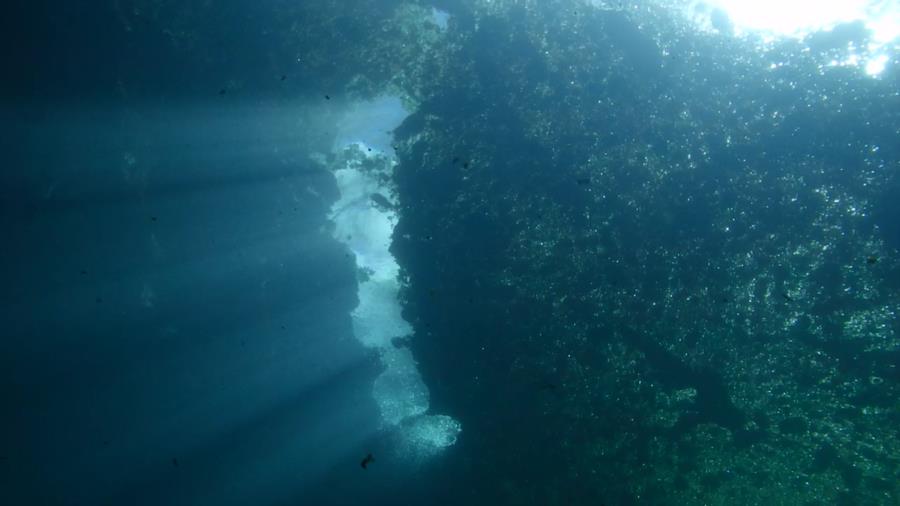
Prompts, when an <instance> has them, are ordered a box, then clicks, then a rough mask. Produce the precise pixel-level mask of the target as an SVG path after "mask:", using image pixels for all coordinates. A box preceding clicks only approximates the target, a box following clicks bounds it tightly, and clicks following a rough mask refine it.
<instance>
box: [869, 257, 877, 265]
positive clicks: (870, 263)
mask: <svg viewBox="0 0 900 506" xmlns="http://www.w3.org/2000/svg"><path fill="white" fill-rule="evenodd" d="M866 263H867V264H869V265H875V264H876V263H878V257H876V256H871V257H869V258H867V259H866Z"/></svg>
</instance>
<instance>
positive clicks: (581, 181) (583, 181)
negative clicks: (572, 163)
mask: <svg viewBox="0 0 900 506" xmlns="http://www.w3.org/2000/svg"><path fill="white" fill-rule="evenodd" d="M575 182H576V183H578V184H580V185H581V186H587V185H589V184H591V180H590V178H587V177H580V178H578V179H576V180H575Z"/></svg>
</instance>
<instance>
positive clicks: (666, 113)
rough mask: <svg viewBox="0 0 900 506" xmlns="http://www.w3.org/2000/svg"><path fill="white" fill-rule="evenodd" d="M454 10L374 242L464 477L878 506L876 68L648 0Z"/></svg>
mask: <svg viewBox="0 0 900 506" xmlns="http://www.w3.org/2000/svg"><path fill="white" fill-rule="evenodd" d="M557 7H558V6H557ZM469 8H470V9H471V10H470V11H468V17H467V16H458V17H457V18H456V19H453V18H451V22H450V37H451V38H453V41H454V44H453V45H452V47H451V49H449V50H448V51H447V53H446V54H447V56H446V61H445V65H444V66H443V67H442V72H441V75H440V81H439V83H438V82H437V81H435V84H434V85H433V86H428V85H425V86H422V88H423V89H428V90H432V91H431V93H429V94H428V95H427V96H426V97H425V98H424V99H423V100H422V102H421V104H420V106H419V107H418V109H417V111H416V113H415V114H414V115H413V116H412V117H410V118H409V119H407V121H406V123H404V125H402V126H401V127H400V128H399V129H398V130H397V132H396V135H397V137H398V138H397V147H398V151H399V153H400V161H401V164H400V166H399V167H398V169H397V175H396V181H397V188H398V194H399V197H400V206H399V209H400V211H399V213H400V217H401V219H400V222H399V223H398V225H397V228H396V229H395V236H394V245H393V251H394V253H395V255H396V256H397V258H398V260H399V262H400V264H401V266H402V267H403V269H404V270H405V272H406V273H407V274H408V276H409V284H408V286H407V288H406V291H405V301H406V310H405V315H406V317H407V319H408V320H409V321H410V322H412V323H413V325H414V327H415V328H416V330H417V338H416V339H415V340H414V341H413V342H412V347H413V350H414V352H415V355H416V357H417V360H418V361H419V362H420V364H421V367H420V368H421V370H422V371H423V374H424V377H425V381H426V383H427V384H428V385H429V387H430V388H431V390H432V402H433V404H434V405H435V406H440V409H442V410H444V411H446V412H448V413H452V414H453V416H455V417H457V418H459V419H460V421H461V422H462V423H463V425H464V426H466V427H467V431H466V435H465V437H464V438H463V439H462V440H461V441H460V445H461V447H462V448H464V449H470V450H471V449H474V448H477V451H478V452H479V457H478V460H479V463H478V464H477V465H476V464H473V465H472V466H473V467H472V469H478V470H479V471H480V472H479V473H474V474H478V475H480V476H481V477H482V480H483V483H482V486H481V488H480V489H479V490H481V491H482V492H485V491H490V493H492V494H494V497H496V498H497V499H499V500H502V501H519V500H524V499H522V498H524V497H532V498H533V501H534V503H535V504H553V503H560V504H566V503H567V502H566V501H569V503H571V502H572V501H575V503H580V502H581V501H587V500H604V499H605V500H608V501H610V502H611V503H624V502H627V501H636V502H641V503H653V502H658V501H663V497H666V498H667V499H666V500H665V502H671V503H675V502H677V503H679V504H693V503H710V502H711V503H725V502H728V501H732V502H739V503H748V504H749V503H753V502H754V501H760V500H772V501H776V502H777V501H786V502H792V503H803V502H804V501H808V500H813V499H815V498H818V499H820V500H826V502H839V501H849V500H851V498H852V501H854V502H859V503H864V504H877V503H878V502H879V501H880V500H882V499H883V497H896V494H897V493H898V491H897V490H896V489H895V487H894V485H891V483H892V479H893V478H892V476H893V475H892V473H893V472H894V471H891V469H892V465H893V464H891V455H892V454H895V453H896V451H897V449H898V444H900V440H898V433H897V431H896V429H895V428H894V422H896V420H897V418H898V416H900V413H898V411H897V406H896V403H895V402H892V401H891V399H894V398H895V395H896V394H897V388H898V379H900V376H898V374H900V372H898V371H900V369H898V367H900V364H898V351H897V350H898V346H900V335H898V334H897V323H896V319H895V315H896V313H897V311H898V309H900V305H898V304H900V291H898V286H897V283H896V279H897V275H898V263H897V261H896V254H897V252H896V249H894V247H893V246H892V244H891V240H890V238H889V237H887V235H888V234H887V233H886V230H885V228H886V225H885V223H892V221H891V220H890V219H882V221H883V222H885V223H882V222H880V221H879V220H875V219H873V218H872V213H873V211H874V210H875V207H876V206H877V205H880V204H878V203H879V202H881V201H882V199H883V198H884V197H883V193H884V191H885V190H884V188H886V187H890V186H891V185H894V184H896V181H897V164H898V159H900V157H898V155H900V154H898V152H897V149H896V148H895V147H893V145H892V143H891V141H890V136H891V134H890V133H889V132H896V131H897V128H898V124H900V118H898V116H897V115H896V114H895V113H893V112H890V111H888V110H887V109H885V107H884V106H885V105H886V104H893V103H895V102H896V100H897V99H896V93H897V88H896V81H891V80H890V79H882V80H872V79H871V78H869V77H867V76H865V75H863V74H862V73H861V72H858V71H855V70H852V69H846V68H827V67H826V66H825V64H826V63H827V62H825V61H824V58H825V57H826V56H827V55H822V54H818V53H816V52H815V51H812V52H803V51H801V49H802V44H799V43H783V44H782V45H780V46H779V45H776V46H773V47H771V48H769V49H768V50H766V51H759V50H757V49H755V48H752V47H750V46H745V45H742V43H739V42H737V41H735V40H733V39H728V38H725V37H722V36H718V35H708V34H699V33H693V32H691V31H690V30H689V29H688V27H686V26H684V25H680V24H679V23H678V22H675V21H672V20H671V19H667V18H666V17H665V16H664V15H662V13H661V12H657V11H654V10H653V9H647V10H626V11H624V12H611V11H604V10H599V9H591V8H578V9H571V8H569V9H561V8H556V7H554V6H553V5H551V4H546V5H545V4H541V6H538V5H532V4H521V3H514V2H507V3H504V2H499V3H497V2H495V3H492V4H490V5H482V4H480V3H479V4H476V3H472V4H470V5H469ZM536 476H540V477H541V482H540V483H538V482H536V481H535V480H534V479H533V478H534V477H536ZM823 498H824V499H823ZM648 501H649V502H648Z"/></svg>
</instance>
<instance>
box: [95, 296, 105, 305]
mask: <svg viewBox="0 0 900 506" xmlns="http://www.w3.org/2000/svg"><path fill="white" fill-rule="evenodd" d="M94 302H96V303H97V304H100V303H101V302H103V299H101V298H100V297H97V298H96V299H94Z"/></svg>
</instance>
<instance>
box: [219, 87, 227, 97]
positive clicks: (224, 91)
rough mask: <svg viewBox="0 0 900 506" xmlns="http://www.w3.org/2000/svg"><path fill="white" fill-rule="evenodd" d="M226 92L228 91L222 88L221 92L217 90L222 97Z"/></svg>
mask: <svg viewBox="0 0 900 506" xmlns="http://www.w3.org/2000/svg"><path fill="white" fill-rule="evenodd" d="M227 92H228V90H226V89H225V88H222V89H221V90H219V95H224V94H225V93H227Z"/></svg>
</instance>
